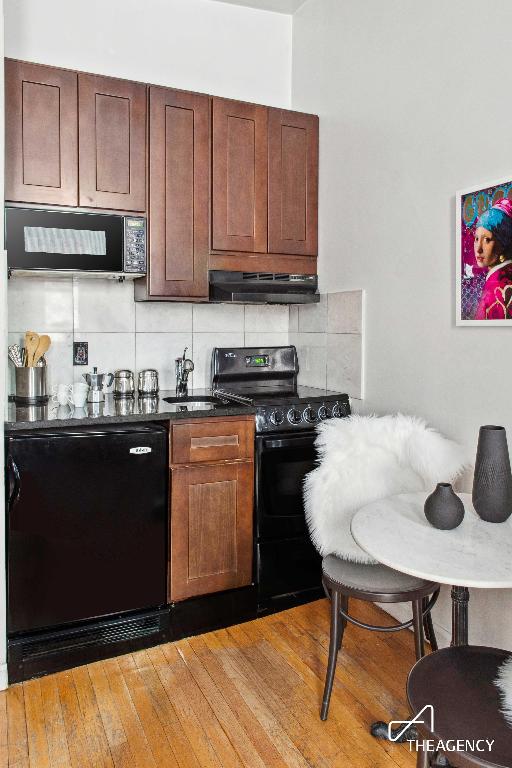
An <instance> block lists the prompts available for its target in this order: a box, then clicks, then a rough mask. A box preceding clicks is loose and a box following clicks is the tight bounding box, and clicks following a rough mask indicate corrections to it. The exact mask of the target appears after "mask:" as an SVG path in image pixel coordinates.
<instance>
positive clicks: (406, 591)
mask: <svg viewBox="0 0 512 768" xmlns="http://www.w3.org/2000/svg"><path fill="white" fill-rule="evenodd" d="M322 573H323V577H324V581H325V582H326V583H327V585H328V586H333V587H338V588H339V587H341V588H342V589H343V591H344V592H345V593H346V594H350V595H351V596H353V597H356V598H359V599H361V600H371V601H374V600H375V601H377V602H381V603H386V602H388V603H395V602H408V601H410V600H418V599H419V598H422V597H426V596H427V595H430V594H432V592H434V591H435V590H436V589H437V587H438V585H437V584H435V583H433V582H431V581H425V579H418V578H416V576H408V575H407V574H406V573H400V572H399V571H394V570H393V569H392V568H388V567H387V566H386V565H381V564H380V563H376V564H375V565H367V564H366V563H352V562H350V561H348V560H342V559H341V558H340V557H336V555H327V557H324V559H323V561H322Z"/></svg>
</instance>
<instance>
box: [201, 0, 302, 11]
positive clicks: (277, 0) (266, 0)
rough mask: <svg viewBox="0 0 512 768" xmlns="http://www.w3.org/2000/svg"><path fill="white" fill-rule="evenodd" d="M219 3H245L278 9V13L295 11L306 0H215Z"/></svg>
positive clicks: (254, 6)
mask: <svg viewBox="0 0 512 768" xmlns="http://www.w3.org/2000/svg"><path fill="white" fill-rule="evenodd" d="M215 2H217V3H230V4H231V5H245V6H247V7H249V8H259V9H260V10H261V11H277V13H290V14H291V13H295V11H296V10H297V9H298V8H300V6H301V5H304V3H305V2H306V0H215Z"/></svg>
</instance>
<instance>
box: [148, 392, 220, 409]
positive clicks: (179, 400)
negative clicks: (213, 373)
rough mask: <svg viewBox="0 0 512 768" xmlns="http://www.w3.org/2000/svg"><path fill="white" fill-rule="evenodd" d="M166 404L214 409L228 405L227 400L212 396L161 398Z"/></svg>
mask: <svg viewBox="0 0 512 768" xmlns="http://www.w3.org/2000/svg"><path fill="white" fill-rule="evenodd" d="M162 399H163V400H164V401H165V402H166V403H176V404H177V405H192V406H195V407H196V408H198V407H200V406H202V405H203V406H205V407H206V408H211V407H212V406H213V407H215V406H216V405H218V406H222V405H229V401H228V400H222V399H221V398H220V397H213V396H212V395H197V396H196V397H192V396H191V397H188V396H187V397H163V398H162Z"/></svg>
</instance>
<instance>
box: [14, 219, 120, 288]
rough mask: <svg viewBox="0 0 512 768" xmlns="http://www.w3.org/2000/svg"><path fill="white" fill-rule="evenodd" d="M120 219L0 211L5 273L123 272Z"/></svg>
mask: <svg viewBox="0 0 512 768" xmlns="http://www.w3.org/2000/svg"><path fill="white" fill-rule="evenodd" d="M123 228H124V224H123V217H122V216H116V215H108V214H97V213H78V212H67V211H54V210H39V209H28V208H7V209H6V245H7V260H8V265H9V269H10V270H40V271H53V270H58V271H68V272H106V273H109V272H123V243H124V231H123Z"/></svg>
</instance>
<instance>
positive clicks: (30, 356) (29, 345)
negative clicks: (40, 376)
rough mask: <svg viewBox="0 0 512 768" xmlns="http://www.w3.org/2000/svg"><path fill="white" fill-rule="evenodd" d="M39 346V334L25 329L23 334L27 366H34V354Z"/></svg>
mask: <svg viewBox="0 0 512 768" xmlns="http://www.w3.org/2000/svg"><path fill="white" fill-rule="evenodd" d="M38 346H39V334H38V333H36V332H35V331H27V332H26V334H25V349H26V350H27V367H28V368H32V367H33V366H34V355H35V353H36V350H37V348H38Z"/></svg>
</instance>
